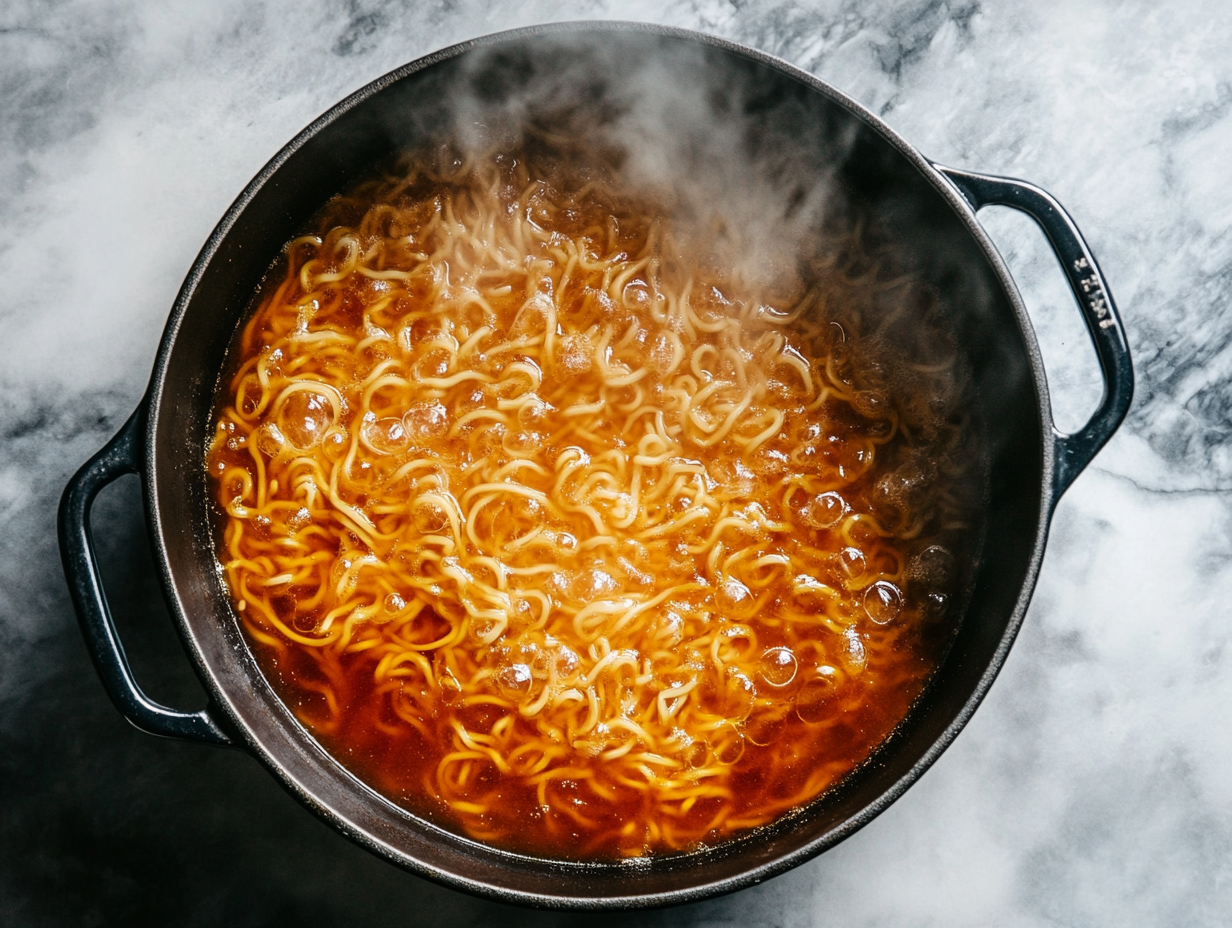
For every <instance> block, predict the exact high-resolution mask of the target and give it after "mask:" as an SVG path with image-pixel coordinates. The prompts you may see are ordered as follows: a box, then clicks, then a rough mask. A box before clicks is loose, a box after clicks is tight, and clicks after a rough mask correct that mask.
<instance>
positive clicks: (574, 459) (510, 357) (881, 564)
mask: <svg viewBox="0 0 1232 928" xmlns="http://www.w3.org/2000/svg"><path fill="white" fill-rule="evenodd" d="M575 160H576V159H573V160H571V157H570V156H567V155H562V154H560V153H559V152H554V151H552V150H551V149H550V148H549V147H548V146H546V145H543V146H540V150H539V151H537V152H536V151H534V150H531V149H522V150H519V151H518V152H516V153H506V154H504V155H499V156H495V157H493V158H491V159H487V160H484V161H483V162H481V163H479V162H476V163H462V162H460V161H459V160H453V161H450V160H449V159H447V158H444V159H442V158H439V157H438V158H434V159H433V158H429V159H419V160H416V159H411V158H407V159H405V160H404V161H403V162H401V163H400V164H399V166H398V167H397V169H396V170H391V171H390V172H388V173H387V174H385V175H383V176H381V177H380V178H379V179H377V180H374V181H370V182H367V183H365V184H363V185H361V186H359V187H358V188H356V189H355V190H353V191H352V192H351V193H350V194H348V195H347V196H345V197H342V198H338V199H336V200H334V201H333V202H331V203H330V204H329V205H328V207H327V208H326V209H325V210H324V212H323V213H322V214H321V215H320V216H318V217H317V219H316V220H315V221H314V223H313V225H312V231H311V232H310V233H309V234H305V235H303V236H301V237H299V238H296V239H295V240H294V241H292V242H290V243H289V244H288V245H287V246H286V249H285V261H284V262H283V264H282V265H280V269H279V271H278V272H276V273H275V274H274V275H273V277H272V280H271V281H270V282H269V283H268V284H267V286H266V287H265V289H264V291H263V293H262V295H261V297H260V299H259V301H258V303H257V308H256V311H255V313H254V314H253V315H252V316H251V318H250V319H249V320H248V321H247V322H246V324H245V325H244V327H243V328H242V330H241V332H240V333H239V335H238V337H237V341H236V344H235V346H234V348H233V350H232V357H231V362H230V367H229V372H228V374H227V376H226V377H225V378H224V380H223V383H222V385H221V387H220V394H219V400H218V405H217V407H216V412H215V417H214V419H213V421H212V422H211V428H212V429H213V430H214V431H213V433H212V437H211V440H210V445H209V452H208V468H209V474H210V480H211V485H212V487H213V493H214V496H215V498H216V500H217V502H218V504H219V507H220V509H219V559H220V561H221V563H222V566H223V568H224V575H225V579H226V583H227V585H228V587H229V590H230V593H231V596H232V600H233V603H234V605H235V608H236V610H237V614H238V616H239V617H240V620H241V622H242V625H243V627H244V629H245V631H246V634H247V635H248V637H249V640H250V642H251V644H252V646H253V650H254V653H255V654H256V656H257V659H258V661H259V663H260V664H261V666H262V668H263V669H264V671H265V673H266V675H267V677H268V678H269V679H270V681H271V683H272V684H273V685H274V686H275V688H276V689H277V690H278V691H279V693H280V695H281V696H282V698H283V699H284V701H285V702H286V703H287V705H288V706H289V707H290V708H291V709H292V711H293V712H294V713H295V715H296V716H297V717H298V718H299V719H300V720H301V722H302V723H303V724H304V725H305V726H306V727H307V728H308V729H309V730H310V731H311V732H312V733H313V734H314V736H315V737H316V738H317V739H319V740H320V742H321V743H322V744H324V745H325V746H326V747H327V749H328V750H330V752H331V753H332V754H333V755H334V756H335V757H336V758H337V759H338V760H339V761H340V762H341V763H342V764H344V765H345V766H347V767H348V768H350V769H351V770H353V771H354V772H355V773H356V774H357V775H358V776H360V777H361V778H362V779H363V780H365V781H366V782H368V783H369V784H371V785H372V786H373V787H374V788H375V789H377V790H378V791H379V792H381V793H383V794H384V795H386V796H387V797H389V798H390V799H392V800H393V801H395V802H397V803H399V804H401V805H403V806H405V807H407V808H408V809H410V810H412V811H414V812H416V813H417V814H420V815H423V816H425V817H427V818H429V819H431V820H434V821H436V822H438V823H440V824H442V825H444V826H445V827H448V828H451V829H453V830H455V831H458V832H460V833H462V834H465V835H468V836H470V837H473V838H475V839H478V840H480V841H484V842H487V843H490V844H493V845H496V846H499V847H504V848H509V849H515V850H519V851H523V852H528V853H532V854H537V855H542V856H548V857H557V858H571V859H603V858H609V859H610V858H619V857H627V856H634V855H644V854H657V853H669V852H677V851H684V850H689V849H692V848H696V847H698V846H700V845H708V844H713V843H715V842H718V841H722V840H724V839H725V838H727V837H730V836H732V835H735V834H738V833H741V832H743V831H745V830H748V829H752V828H755V827H757V826H760V825H764V824H766V823H769V822H771V821H774V820H775V819H777V818H778V817H780V816H782V815H783V814H784V813H787V812H788V811H789V810H793V809H796V808H799V807H800V806H802V805H803V804H805V803H807V802H808V801H809V800H811V799H813V798H815V797H817V796H819V795H820V794H822V793H823V792H825V791H826V790H827V789H828V788H829V787H831V786H833V785H834V784H836V783H837V782H838V781H839V780H841V779H842V778H843V777H844V776H845V775H846V774H848V773H849V772H850V771H852V769H853V768H855V767H857V766H858V765H859V764H860V763H861V762H863V761H864V760H865V759H866V758H867V757H868V756H869V754H870V753H871V752H872V751H873V750H874V749H875V748H876V747H877V745H878V744H880V743H881V742H882V741H883V740H884V739H885V738H886V737H887V736H888V735H889V734H890V733H891V732H892V730H893V729H894V728H895V726H896V725H897V724H898V723H899V722H900V721H901V720H902V719H903V717H904V716H905V715H906V713H907V712H908V710H909V708H910V706H911V704H912V703H913V701H914V700H915V699H916V698H917V696H918V695H919V694H920V692H921V690H922V689H923V687H924V685H925V683H926V682H927V679H928V677H929V676H930V674H931V673H932V671H933V670H934V668H935V666H936V664H937V662H938V660H939V659H940V657H941V656H942V655H943V653H944V650H945V647H946V646H947V644H948V642H949V640H950V639H951V638H952V632H953V624H954V622H955V621H956V614H957V612H958V611H959V610H957V609H951V608H948V601H949V599H951V598H952V597H954V596H955V595H956V593H957V592H958V591H959V588H960V586H961V576H962V574H963V573H964V572H963V570H962V569H961V564H962V563H964V562H965V558H966V555H964V553H963V552H966V551H969V550H970V547H971V542H970V539H971V536H972V531H973V528H972V524H971V521H970V517H969V513H970V507H969V506H968V504H967V503H966V502H964V500H965V499H967V498H968V497H969V496H970V493H967V492H965V490H964V487H965V486H966V484H967V483H969V482H970V481H969V480H968V479H967V478H968V475H969V472H970V469H971V467H970V459H971V456H970V455H969V454H968V453H967V452H966V451H965V450H964V447H965V444H964V443H965V441H966V439H965V438H964V423H963V421H962V419H961V416H960V410H961V408H962V404H961V399H962V391H963V382H962V378H961V377H960V376H959V373H958V368H957V366H956V364H955V361H954V351H953V347H952V344H951V343H950V342H949V340H947V338H946V337H945V336H944V335H943V334H942V332H941V329H940V327H939V326H937V325H936V324H934V323H933V321H932V315H933V314H934V313H935V308H934V307H933V306H932V303H931V301H930V299H929V296H928V293H927V291H926V290H924V289H922V288H920V287H918V286H916V285H915V284H913V283H912V281H911V280H910V279H898V280H894V279H889V278H888V275H887V273H886V272H885V270H884V269H883V267H882V265H881V264H880V263H879V262H878V261H877V260H876V258H875V249H873V248H872V247H871V246H869V245H868V244H867V243H866V242H865V241H863V240H862V238H861V235H860V234H859V232H858V231H849V232H846V233H844V234H841V235H839V234H836V235H833V236H830V237H829V238H825V237H824V236H823V237H822V238H821V239H819V241H820V242H821V244H820V245H819V247H818V248H817V249H816V252H817V253H816V255H814V256H812V257H811V258H810V259H809V260H808V261H805V262H801V264H800V267H801V268H803V270H799V269H798V268H797V267H795V266H794V265H792V264H791V263H790V262H788V263H787V268H788V270H787V272H785V273H784V274H782V275H781V279H780V280H777V281H776V283H775V285H774V286H769V287H768V286H766V285H765V283H764V280H763V281H760V282H752V281H750V279H748V278H749V275H745V274H742V273H741V272H740V270H739V262H738V260H735V258H734V257H733V255H732V254H730V253H725V252H724V247H725V246H724V245H723V244H722V242H723V240H724V234H723V231H722V230H717V231H716V230H714V229H710V230H708V231H707V230H701V232H700V233H699V231H698V230H692V231H690V232H687V233H686V232H684V231H682V229H681V228H680V227H678V225H677V224H674V223H673V222H672V221H670V219H669V218H668V217H666V216H663V215H660V214H659V213H658V212H657V211H656V209H655V208H654V207H653V206H651V205H649V204H648V203H647V202H646V201H645V199H644V198H639V197H638V196H636V195H634V194H632V193H629V192H628V191H623V190H622V189H621V188H620V187H619V185H618V184H616V183H615V182H614V181H612V180H611V178H612V177H613V176H614V175H613V174H612V173H611V171H608V170H606V169H604V168H603V166H602V165H600V166H599V167H598V168H595V167H593V166H584V167H579V166H578V165H577V164H575V163H573V162H574V161H575ZM430 163H431V164H434V165H435V167H429V166H428V165H429V164H430ZM708 235H709V237H707V236H708ZM895 319H898V320H899V321H902V320H904V319H908V320H909V322H910V324H909V325H905V326H899V329H901V330H902V331H906V332H908V333H912V334H910V336H909V337H908V338H907V340H906V341H904V337H903V336H902V335H901V334H900V335H898V336H896V337H895V338H893V339H892V338H890V337H888V335H887V333H888V332H890V331H891V328H892V321H893V320H895Z"/></svg>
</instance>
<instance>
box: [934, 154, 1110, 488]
mask: <svg viewBox="0 0 1232 928" xmlns="http://www.w3.org/2000/svg"><path fill="white" fill-rule="evenodd" d="M933 167H935V168H936V169H937V170H938V171H940V172H941V173H942V174H943V175H945V177H946V178H947V179H948V180H949V181H950V182H951V183H952V184H953V185H954V186H955V187H957V188H958V190H959V192H960V193H961V194H962V195H963V196H964V197H965V198H966V200H967V202H969V203H970V204H971V206H972V207H973V208H975V209H976V210H978V209H980V208H981V207H983V206H1009V207H1012V208H1013V209H1016V210H1018V211H1020V212H1023V213H1026V214H1027V215H1028V216H1030V217H1031V218H1032V219H1034V220H1035V222H1036V224H1037V225H1038V226H1039V227H1040V228H1041V229H1043V231H1044V235H1046V236H1047V237H1048V242H1049V244H1050V245H1052V250H1053V253H1054V254H1055V255H1056V256H1057V260H1058V261H1060V262H1061V267H1062V268H1064V269H1065V276H1066V279H1067V280H1068V281H1069V286H1070V289H1071V290H1072V291H1073V292H1074V297H1075V298H1076V299H1077V300H1078V305H1079V306H1080V307H1081V308H1082V318H1083V321H1085V322H1086V324H1087V331H1088V332H1090V333H1091V341H1092V342H1094V344H1095V353H1096V354H1097V355H1098V356H1099V366H1100V370H1101V372H1102V373H1103V377H1104V395H1103V397H1102V398H1101V399H1100V402H1099V408H1098V409H1096V410H1095V414H1094V415H1092V416H1091V418H1090V420H1089V421H1088V422H1087V424H1086V425H1084V426H1083V427H1082V428H1081V429H1079V430H1078V431H1077V432H1074V433H1073V434H1069V435H1067V434H1066V433H1064V432H1062V431H1060V430H1059V429H1058V428H1057V427H1056V426H1055V425H1053V426H1052V434H1053V436H1054V438H1055V439H1056V461H1055V463H1054V466H1053V471H1052V500H1053V502H1054V503H1055V502H1056V501H1057V500H1058V499H1059V498H1060V497H1061V494H1062V493H1064V492H1065V490H1066V489H1067V488H1068V487H1069V485H1070V484H1071V483H1073V482H1074V478H1075V477H1077V476H1078V475H1079V474H1080V473H1081V472H1082V469H1083V468H1084V467H1086V466H1087V464H1089V463H1090V461H1091V458H1093V457H1095V455H1096V453H1097V452H1098V451H1099V449H1100V448H1102V447H1103V446H1104V443H1105V442H1107V441H1108V439H1109V438H1111V437H1112V433H1113V432H1115V431H1116V430H1117V427H1118V426H1119V425H1120V424H1121V421H1122V420H1123V419H1124V418H1125V414H1126V412H1128V411H1129V403H1130V400H1132V399H1133V395H1134V369H1133V366H1132V365H1131V363H1130V359H1129V345H1128V343H1127V342H1126V340H1125V331H1124V329H1123V328H1122V325H1121V316H1120V314H1119V313H1118V312H1117V308H1116V304H1115V303H1114V302H1113V300H1112V291H1111V290H1109V289H1108V284H1107V283H1106V282H1105V281H1104V275H1103V273H1102V272H1101V271H1100V269H1099V265H1098V264H1096V263H1095V257H1094V255H1092V254H1091V249H1090V248H1088V247H1087V243H1086V240H1085V239H1083V237H1082V233H1081V232H1079V231H1078V227H1077V226H1076V225H1074V220H1073V219H1071V218H1070V216H1069V214H1068V213H1066V212H1065V209H1064V208H1063V207H1062V206H1061V204H1060V203H1058V202H1057V201H1056V200H1055V199H1054V198H1053V197H1052V196H1051V195H1050V194H1049V193H1048V192H1047V191H1044V190H1041V189H1040V188H1039V187H1036V186H1035V185H1034V184H1028V183H1026V182H1025V181H1021V180H1014V179H1013V178H1010V177H993V176H990V175H987V174H973V173H971V172H970V171H957V170H955V169H953V168H947V167H942V166H941V165H939V164H934V165H933Z"/></svg>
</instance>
